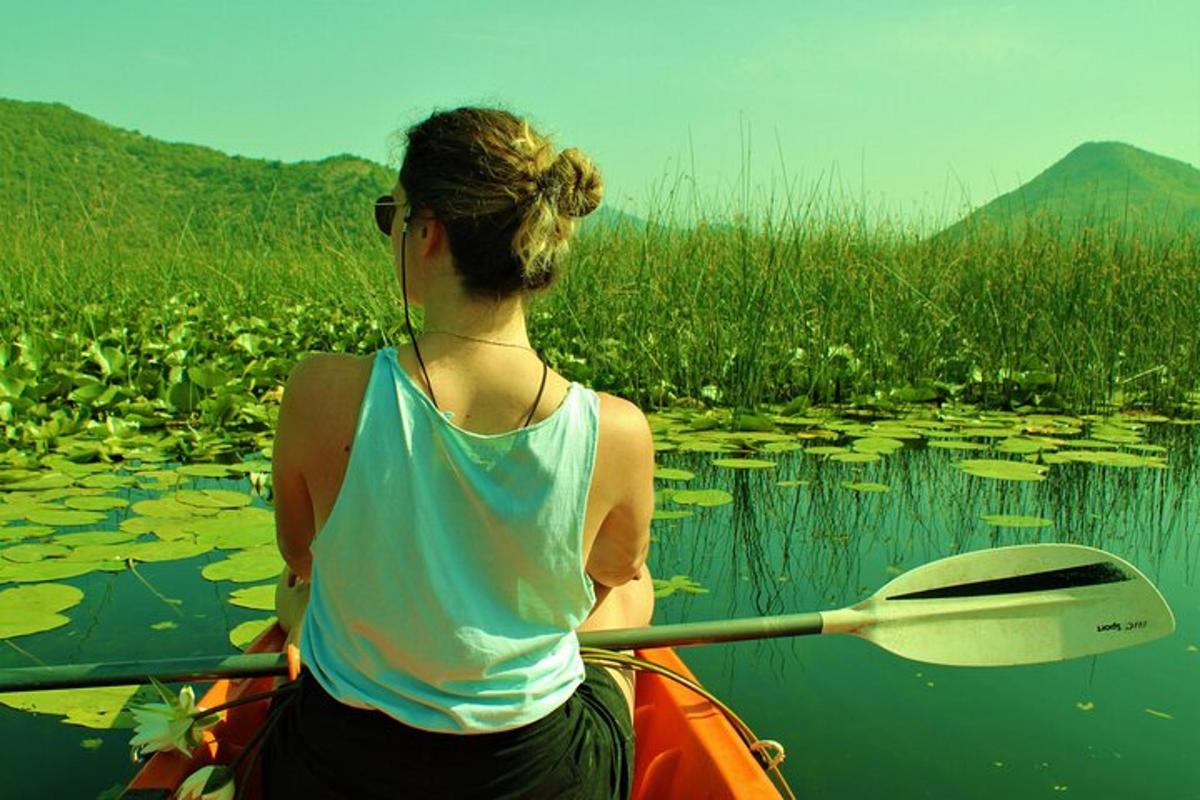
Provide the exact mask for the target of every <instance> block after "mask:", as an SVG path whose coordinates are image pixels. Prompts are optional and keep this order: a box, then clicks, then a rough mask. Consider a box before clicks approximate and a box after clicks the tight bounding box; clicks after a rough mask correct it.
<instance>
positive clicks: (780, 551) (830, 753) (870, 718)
mask: <svg viewBox="0 0 1200 800" xmlns="http://www.w3.org/2000/svg"><path fill="white" fill-rule="evenodd" d="M949 460H950V459H948V458H947V457H946V455H945V454H944V453H940V452H933V451H925V452H904V453H898V454H896V456H893V457H892V458H890V459H887V460H885V461H884V462H882V463H881V464H878V465H870V466H868V467H867V468H865V469H860V470H851V469H850V468H849V465H837V464H832V463H828V462H826V463H823V464H822V463H819V462H815V461H813V460H812V459H806V458H799V459H794V460H792V461H790V462H786V463H785V464H784V465H782V466H781V467H780V468H779V470H777V472H779V473H780V474H778V475H766V474H762V473H739V474H737V475H733V476H730V474H729V473H728V472H727V471H724V472H723V471H715V470H713V469H712V468H709V469H708V470H705V469H704V466H703V465H704V461H703V460H702V459H691V460H685V459H678V461H677V465H678V466H687V467H688V468H694V469H698V470H699V471H700V474H699V475H698V477H697V482H699V483H705V484H708V483H712V482H716V481H721V480H724V481H726V482H730V481H731V482H732V489H733V493H734V495H735V502H734V504H733V505H732V506H726V507H723V508H717V509H712V510H710V511H709V512H707V513H705V514H703V515H701V516H699V517H698V518H696V519H694V520H684V521H682V522H680V523H666V522H664V523H656V525H655V530H656V533H657V538H658V541H657V544H656V549H655V559H654V563H655V566H656V568H657V571H658V573H659V574H660V575H662V576H664V577H665V576H670V575H672V574H676V573H685V574H689V575H692V576H693V577H695V578H696V579H697V580H699V581H700V582H701V583H704V584H705V585H706V586H708V587H710V588H711V589H712V593H711V594H707V595H674V596H672V597H668V598H664V599H662V600H660V602H659V605H658V613H657V619H659V620H661V621H664V622H671V621H678V620H682V619H707V618H721V617H731V616H741V615H753V614H775V613H786V612H791V611H806V610H816V609H820V608H828V607H840V606H844V605H849V604H852V603H854V602H857V601H858V600H860V599H862V598H864V597H867V596H869V595H870V594H872V593H873V592H874V591H875V590H876V589H878V588H879V587H880V586H882V585H883V584H884V583H886V582H887V581H888V580H889V579H890V577H891V574H892V573H894V572H895V570H896V568H897V567H899V568H901V569H908V568H911V567H915V566H917V565H919V564H922V563H924V562H927V561H931V560H934V559H936V558H940V557H944V556H948V555H952V554H954V553H956V552H961V551H965V550H973V549H980V548H986V547H992V546H999V545H1008V544H1023V543H1032V542H1038V541H1061V542H1074V543H1080V544H1090V545H1094V546H1098V547H1103V548H1104V549H1107V550H1109V551H1111V552H1113V553H1115V554H1117V555H1120V556H1122V557H1124V558H1126V559H1128V560H1129V561H1131V562H1132V563H1134V564H1135V565H1136V566H1138V567H1139V568H1140V569H1141V570H1142V571H1143V572H1145V573H1146V574H1147V575H1148V576H1149V577H1150V578H1151V580H1153V581H1154V582H1155V583H1156V584H1157V585H1158V586H1159V588H1160V590H1161V591H1162V593H1163V595H1164V596H1165V597H1166V599H1167V602H1168V603H1169V604H1170V605H1171V607H1172V609H1173V611H1174V612H1175V615H1176V621H1177V632H1176V633H1175V635H1174V636H1172V637H1169V638H1167V639H1164V640H1160V641H1157V642H1154V643H1151V644H1148V645H1143V646H1141V647H1138V648H1133V649H1129V650H1123V651H1118V652H1116V653H1111V654H1107V655H1103V656H1099V657H1094V658H1085V659H1078V660H1075V661H1071V662H1064V663H1059V664H1051V665H1037V666H1025V667H1009V668H951V667H937V666H930V665H927V664H919V663H916V662H912V661H907V660H905V659H901V658H899V657H897V656H894V655H891V654H889V653H887V652H884V651H883V650H880V649H878V648H876V647H874V646H873V645H870V644H867V643H866V642H862V641H859V640H857V639H853V638H850V637H810V638H806V639H792V640H779V641H774V642H757V643H741V644H736V645H728V646H708V647H697V648H691V649H689V650H687V651H686V652H685V657H686V658H687V660H688V662H689V664H691V666H692V667H693V669H694V671H695V672H697V674H698V675H699V677H700V678H701V679H702V680H703V681H704V682H705V683H706V684H707V685H708V686H709V688H710V689H712V690H714V691H715V692H716V693H717V694H718V695H719V696H722V697H725V698H730V699H732V701H733V705H734V706H735V707H736V709H737V710H738V711H739V713H740V714H742V715H743V716H744V717H745V718H746V720H747V722H749V724H750V725H751V727H752V728H754V730H755V732H756V733H757V734H758V735H759V736H761V737H764V738H772V739H778V740H780V741H782V742H784V744H785V745H786V747H787V749H788V760H787V761H786V762H785V766H786V769H785V773H786V775H787V777H788V779H789V781H790V782H791V784H792V787H793V789H794V790H795V791H796V793H797V795H798V796H800V797H820V798H963V797H972V798H1027V797H1029V798H1035V797H1059V796H1064V795H1065V796H1068V797H1071V796H1074V797H1087V798H1134V797H1136V798H1140V800H1151V799H1152V798H1154V799H1158V798H1161V799H1162V800H1168V799H1170V800H1179V799H1180V798H1197V797H1200V760H1198V759H1197V755H1198V753H1197V749H1198V748H1197V746H1198V745H1200V652H1198V651H1197V648H1200V592H1198V591H1197V590H1198V588H1200V577H1198V576H1197V568H1198V566H1200V483H1198V482H1197V480H1196V474H1195V472H1193V471H1192V470H1191V469H1189V468H1186V463H1185V464H1183V465H1182V466H1183V467H1184V468H1178V467H1177V468H1176V469H1174V470H1171V471H1167V472H1163V471H1155V472H1147V471H1142V472H1135V471H1126V470H1111V469H1110V470H1096V469H1094V468H1088V467H1084V466H1082V465H1072V466H1070V467H1068V468H1067V469H1066V470H1064V468H1063V466H1065V465H1060V466H1057V467H1055V468H1054V469H1055V471H1054V472H1052V474H1051V477H1050V479H1049V480H1047V481H1046V482H1044V483H1040V484H1028V483H1022V484H1016V483H999V482H991V481H983V480H979V479H973V478H969V477H967V476H966V475H964V474H962V473H960V472H959V471H957V470H954V469H949V468H947V463H948V461H949ZM1179 461H1185V462H1186V458H1185V459H1179ZM1173 463H1175V462H1173ZM848 473H852V474H854V475H855V478H854V479H855V480H869V481H879V482H881V483H886V484H889V485H891V486H892V490H891V491H890V492H889V493H887V494H854V493H852V492H850V491H848V490H845V489H842V488H840V484H841V481H842V480H845V479H846V477H847V474H848ZM781 477H783V478H801V479H805V478H807V479H810V480H811V481H812V484H811V486H809V487H802V488H799V489H784V488H780V487H777V486H775V482H776V480H778V479H779V478H781ZM985 513H988V514H990V513H1006V514H1023V515H1038V516H1042V517H1045V518H1048V519H1052V520H1054V523H1055V524H1054V525H1053V527H1050V528H1042V529H1011V528H996V527H992V526H990V525H987V524H984V523H983V522H982V521H980V519H979V517H980V515H981V514H985ZM1189 645H1191V646H1192V648H1193V649H1189V648H1188V646H1189ZM1077 703H1081V704H1084V705H1085V706H1086V705H1087V704H1092V708H1091V710H1088V711H1084V710H1082V709H1080V708H1079V707H1078V706H1077V705H1076V704H1077ZM1146 709H1152V710H1155V711H1160V712H1164V713H1166V714H1170V715H1171V716H1172V717H1173V719H1169V720H1168V719H1163V718H1162V717H1159V716H1156V715H1152V714H1150V713H1147V711H1146Z"/></svg>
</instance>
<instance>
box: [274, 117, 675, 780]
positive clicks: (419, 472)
mask: <svg viewBox="0 0 1200 800" xmlns="http://www.w3.org/2000/svg"><path fill="white" fill-rule="evenodd" d="M600 192H601V183H600V180H599V175H598V173H596V172H595V170H594V168H592V166H591V165H590V162H588V161H587V160H586V158H585V157H583V156H582V154H580V153H578V151H573V150H567V151H563V152H562V153H559V154H558V156H557V157H555V156H554V155H553V152H552V151H551V150H550V148H549V144H548V143H547V142H546V141H545V140H543V139H542V138H541V137H539V136H537V135H536V133H534V132H533V131H532V130H531V129H530V128H529V127H528V125H527V124H525V123H523V122H522V121H520V120H518V119H517V118H515V117H513V116H512V115H510V114H507V113H506V112H499V111H492V110H487V109H469V108H468V109H456V110H454V111H450V112H443V113H439V114H435V115H433V116H432V117H430V118H429V119H428V120H426V121H425V122H423V123H421V124H419V125H417V126H414V128H412V129H411V130H410V131H409V134H408V148H407V150H406V154H405V160H404V165H403V166H402V167H401V171H400V179H399V181H398V182H397V185H396V187H395V188H394V190H393V193H392V194H391V195H387V196H384V197H382V198H380V199H379V200H378V201H377V202H376V205H375V214H376V221H377V222H378V224H379V227H380V229H381V231H383V232H384V233H385V234H386V235H387V236H388V238H389V241H390V243H391V246H392V254H393V257H394V260H395V264H396V267H397V277H398V278H399V282H400V285H401V288H402V290H403V295H404V298H405V303H406V306H405V319H406V321H407V320H408V309H407V304H408V302H410V301H411V302H413V303H414V304H420V305H423V306H424V309H425V315H424V322H425V325H424V332H423V333H422V334H421V335H420V336H418V335H417V334H416V331H415V330H414V329H413V327H412V326H411V324H409V330H408V333H409V337H410V344H408V345H406V346H405V347H403V348H401V349H400V350H399V351H392V350H391V349H385V350H383V351H380V353H378V354H376V355H375V356H374V357H371V358H359V357H352V356H339V355H319V356H314V357H310V358H307V359H305V360H304V361H302V362H301V363H300V364H299V365H298V366H297V367H296V369H295V370H294V371H293V373H292V376H291V377H290V378H289V381H288V385H287V387H286V390H285V393H284V400H283V405H282V408H281V410H280V417H279V423H278V430H277V438H276V443H275V451H274V456H273V467H274V488H275V502H276V522H277V539H278V542H279V546H280V551H281V553H282V555H283V557H284V559H285V561H286V562H287V564H288V567H289V569H290V570H291V572H292V573H294V575H296V576H298V577H299V578H300V579H301V581H302V585H307V584H306V583H304V582H306V581H307V580H308V579H309V578H311V579H312V584H311V586H312V589H311V605H310V606H309V608H308V609H307V612H306V615H305V617H304V619H305V625H304V629H303V632H302V633H301V634H300V639H301V643H302V647H301V649H302V653H303V656H304V661H305V663H306V669H305V670H304V672H303V674H302V679H301V685H300V691H299V692H298V693H297V694H296V695H295V697H296V698H297V699H296V700H295V701H294V702H292V704H291V706H290V707H288V708H285V709H284V710H282V711H280V715H279V719H280V723H279V730H278V731H277V732H276V733H273V734H272V735H271V737H269V738H268V741H267V745H266V746H265V750H264V752H265V754H266V755H265V759H266V760H265V764H264V766H265V771H264V775H265V776H266V785H267V787H268V796H283V795H282V794H281V795H275V794H274V793H275V792H284V793H285V792H286V791H288V790H294V791H298V792H300V793H301V795H302V796H312V797H344V796H352V797H355V798H365V797H395V796H415V795H410V794H405V792H409V793H411V792H424V793H425V794H424V795H421V796H430V795H429V794H428V793H429V792H433V793H434V795H436V796H452V797H468V796H470V797H476V796H477V797H499V796H504V797H509V796H511V797H542V796H554V797H568V796H580V797H582V796H589V797H590V796H597V797H609V796H612V797H620V796H623V795H624V794H625V793H627V792H628V789H629V785H630V781H631V779H632V766H633V765H632V720H631V711H632V709H631V706H632V699H633V698H632V692H633V688H632V681H631V680H629V679H628V676H625V675H622V674H619V673H618V672H617V671H610V670H608V669H606V668H601V667H596V666H592V665H588V666H587V667H586V668H584V667H583V664H582V661H581V659H580V655H579V651H578V642H577V639H576V637H575V632H576V631H577V630H585V629H593V628H606V627H609V628H611V627H626V626H636V625H644V624H647V623H648V622H649V619H650V613H651V610H652V607H653V597H652V593H651V587H650V585H649V584H650V581H649V580H648V573H647V572H646V570H645V566H644V561H645V557H646V550H647V546H648V541H649V522H650V515H651V512H652V509H653V481H652V473H653V461H654V459H653V445H652V442H651V439H650V434H649V429H648V426H647V424H646V420H645V418H644V417H643V416H642V414H641V412H640V411H639V410H638V409H637V408H636V407H635V406H633V405H632V404H630V403H628V402H626V401H624V400H620V399H618V398H615V397H611V396H608V395H598V394H596V393H595V392H592V391H591V390H589V389H586V388H584V387H582V386H578V385H573V384H571V383H570V382H568V381H567V380H565V379H563V378H562V377H561V376H559V375H557V374H556V373H554V372H552V371H550V370H549V368H548V366H547V365H546V364H545V363H544V362H543V361H542V360H541V359H540V357H539V356H538V355H537V353H536V352H535V351H534V350H533V348H532V347H531V346H530V343H529V339H528V335H527V333H526V329H525V298H526V296H527V295H528V294H529V293H530V292H532V291H534V290H537V289H540V288H543V287H545V286H546V285H548V284H549V282H550V281H551V279H552V278H553V275H554V272H555V266H556V261H557V258H558V257H559V256H561V255H562V254H563V253H565V251H566V243H567V240H568V239H569V237H570V235H571V232H572V230H573V223H572V222H571V219H572V218H574V217H579V216H583V215H585V214H587V213H589V212H590V211H591V210H594V209H595V207H596V206H597V205H598V203H599V198H600ZM401 215H402V218H401ZM285 595H286V593H285ZM302 595H303V591H299V592H296V593H294V594H293V595H291V596H301V597H302ZM288 616H289V615H288V614H285V613H283V611H282V610H281V614H280V618H281V620H284V619H286V618H287V617H288ZM331 731H336V733H332V734H331ZM361 731H371V734H370V735H369V736H366V737H365V738H364V736H363V735H362V734H361V733H360V732H361ZM361 750H366V751H373V752H377V753H380V754H383V753H386V754H389V755H388V756H387V757H383V758H376V759H375V760H374V763H380V764H387V765H388V769H387V770H385V771H384V772H382V773H380V772H378V771H377V772H373V773H371V774H364V775H359V774H357V773H354V772H353V770H352V769H350V770H349V771H348V769H347V768H349V767H350V765H353V764H358V763H363V759H362V758H361V757H360V754H359V751H361ZM428 759H434V761H437V760H438V759H444V760H445V763H444V764H442V763H440V762H439V763H426V762H427V761H428ZM368 761H370V759H368ZM397 765H401V767H402V768H401V769H399V770H397V769H395V767H396V766H397ZM439 772H441V773H444V774H443V775H441V776H439ZM351 774H353V776H354V777H353V779H352V781H351V784H352V785H351V784H347V781H349V780H351V779H350V778H349V777H348V776H349V775H351ZM416 774H419V776H420V777H421V779H420V780H417V779H416V778H415V777H414V775H416ZM428 776H433V777H431V778H430V780H432V781H433V782H432V783H430V782H429V781H426V780H425V777H428ZM272 787H273V788H272ZM438 787H440V789H439V788H438ZM469 787H473V788H470V791H468V790H467V789H468V788H469ZM447 792H450V793H449V794H447Z"/></svg>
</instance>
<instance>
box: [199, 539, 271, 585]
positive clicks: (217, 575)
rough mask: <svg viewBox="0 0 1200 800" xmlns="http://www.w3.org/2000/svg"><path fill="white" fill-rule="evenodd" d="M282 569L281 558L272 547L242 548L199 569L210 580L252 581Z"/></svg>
mask: <svg viewBox="0 0 1200 800" xmlns="http://www.w3.org/2000/svg"><path fill="white" fill-rule="evenodd" d="M282 570H283V559H282V558H281V557H280V555H279V551H277V550H276V549H275V548H273V547H256V548H255V549H253V550H242V551H241V552H239V553H235V554H234V555H232V556H230V557H229V558H227V559H225V560H224V561H214V562H213V563H211V564H209V565H208V566H206V567H205V568H204V569H202V570H200V574H201V575H203V576H204V577H205V578H207V579H208V580H210V581H234V582H236V583H253V582H254V581H261V580H265V579H267V578H273V577H275V576H276V575H278V574H279V573H280V571H282Z"/></svg>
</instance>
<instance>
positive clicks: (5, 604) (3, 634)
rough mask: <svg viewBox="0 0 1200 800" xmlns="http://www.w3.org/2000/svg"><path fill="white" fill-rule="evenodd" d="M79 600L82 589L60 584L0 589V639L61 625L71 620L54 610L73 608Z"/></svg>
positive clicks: (39, 631) (81, 595) (51, 628)
mask: <svg viewBox="0 0 1200 800" xmlns="http://www.w3.org/2000/svg"><path fill="white" fill-rule="evenodd" d="M82 600H83V592H82V591H80V590H79V589H77V588H76V587H74V586H67V585H66V584H61V583H47V584H42V585H41V586H17V587H15V588H12V589H5V590H3V591H0V639H7V638H11V637H13V636H27V635H29V634H31V633H41V632H42V631H48V630H53V629H54V628H59V627H62V626H63V625H66V624H68V623H69V622H70V621H71V620H70V618H69V617H65V616H63V615H62V614H60V613H58V612H60V611H66V610H67V609H68V608H73V607H74V606H77V605H79V603H80V602H81V601H82Z"/></svg>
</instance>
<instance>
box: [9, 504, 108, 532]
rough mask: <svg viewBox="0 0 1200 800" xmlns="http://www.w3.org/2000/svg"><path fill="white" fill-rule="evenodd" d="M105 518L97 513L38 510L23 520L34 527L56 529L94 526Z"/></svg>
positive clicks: (69, 510) (31, 512)
mask: <svg viewBox="0 0 1200 800" xmlns="http://www.w3.org/2000/svg"><path fill="white" fill-rule="evenodd" d="M105 516H107V515H105V514H101V513H100V512H98V511H73V510H71V509H65V508H64V509H61V510H59V509H46V508H39V509H35V510H33V511H30V512H29V513H27V514H26V515H25V519H27V520H29V521H30V522H32V523H34V524H35V525H53V526H54V527H56V528H68V527H75V526H78V525H95V524H96V523H97V522H100V521H101V520H102V519H104V517H105Z"/></svg>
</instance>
